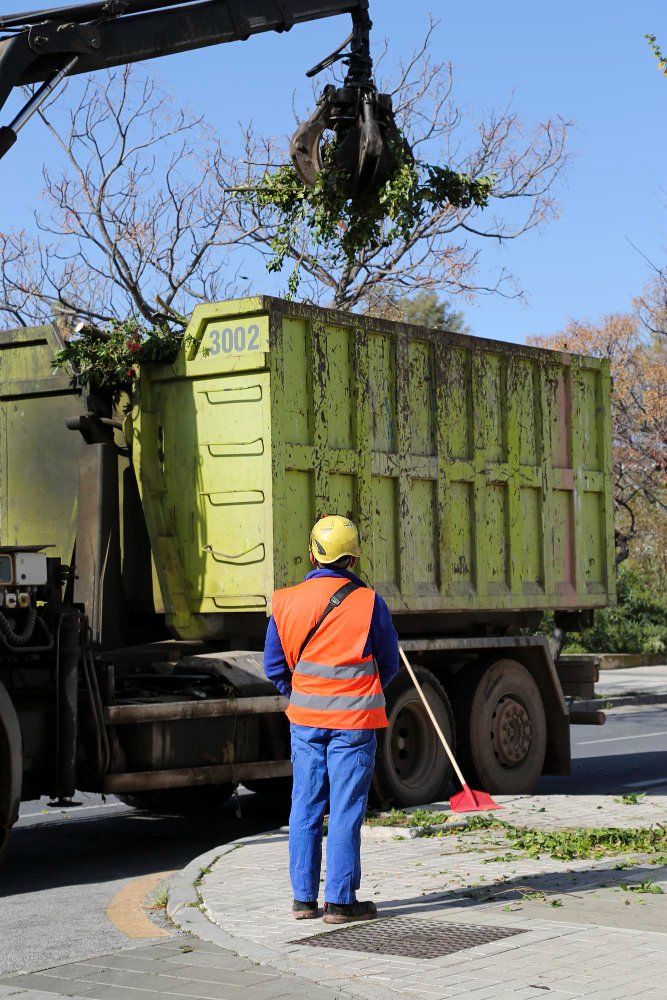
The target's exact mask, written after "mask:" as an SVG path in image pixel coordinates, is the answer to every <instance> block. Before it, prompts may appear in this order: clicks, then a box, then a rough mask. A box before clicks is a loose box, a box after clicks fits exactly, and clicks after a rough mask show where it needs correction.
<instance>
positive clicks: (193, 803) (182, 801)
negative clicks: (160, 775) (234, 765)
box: [117, 784, 234, 816]
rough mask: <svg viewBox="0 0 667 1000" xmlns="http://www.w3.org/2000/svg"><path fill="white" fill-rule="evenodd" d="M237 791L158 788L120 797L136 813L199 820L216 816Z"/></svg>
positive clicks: (201, 787) (214, 787) (205, 787)
mask: <svg viewBox="0 0 667 1000" xmlns="http://www.w3.org/2000/svg"><path fill="white" fill-rule="evenodd" d="M233 791H234V786H233V785H232V784H225V785H194V786H190V787H189V788H156V789H154V790H152V791H149V792H133V793H132V794H131V795H119V796H117V797H118V798H119V799H120V801H121V802H124V803H125V805H127V806H132V807H133V808H134V809H144V810H145V811H146V812H153V813H158V814H160V815H172V816H174V815H176V816H196V815H198V814H200V815H202V814H205V813H210V812H215V811H216V810H217V809H219V808H220V806H221V805H223V804H224V803H225V802H226V801H227V799H228V798H229V796H230V795H231V794H232V792H233Z"/></svg>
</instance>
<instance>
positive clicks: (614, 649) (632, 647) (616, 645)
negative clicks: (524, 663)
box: [538, 565, 667, 654]
mask: <svg viewBox="0 0 667 1000" xmlns="http://www.w3.org/2000/svg"><path fill="white" fill-rule="evenodd" d="M617 602H618V603H617V605H616V607H615V608H601V609H600V610H597V611H596V612H595V615H594V619H593V626H592V628H587V629H584V631H583V632H573V633H571V634H570V635H569V636H568V639H567V642H566V643H565V646H564V649H563V652H564V653H647V654H649V653H664V652H667V591H665V590H662V591H660V590H655V588H652V587H651V586H650V585H649V583H648V581H647V580H646V579H645V578H644V577H643V575H642V574H641V573H640V572H639V571H638V570H637V569H633V568H632V567H630V566H627V565H624V566H622V567H621V568H620V570H619V574H618V582H617ZM553 629H554V620H553V615H545V616H544V618H543V619H542V623H541V625H540V628H539V630H538V632H539V634H540V635H544V636H546V637H547V638H549V637H550V636H551V634H552V633H553Z"/></svg>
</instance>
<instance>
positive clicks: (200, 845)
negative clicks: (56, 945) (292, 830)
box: [0, 794, 289, 898]
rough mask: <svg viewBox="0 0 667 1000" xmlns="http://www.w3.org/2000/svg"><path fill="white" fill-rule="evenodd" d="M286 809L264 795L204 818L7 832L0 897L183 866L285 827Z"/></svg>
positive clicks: (117, 819)
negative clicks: (236, 809)
mask: <svg viewBox="0 0 667 1000" xmlns="http://www.w3.org/2000/svg"><path fill="white" fill-rule="evenodd" d="M288 815H289V806H288V805H287V804H285V803H284V802H280V801H276V800H275V799H273V798H271V797H269V796H263V795H259V794H258V795H248V796H244V797H243V799H242V818H241V819H237V817H236V816H235V814H234V806H233V805H229V804H227V805H225V806H222V807H221V808H220V809H219V810H217V811H215V812H213V813H210V814H208V815H203V816H201V815H199V816H157V815H154V814H152V813H148V812H141V811H139V810H133V811H131V812H127V813H123V814H122V815H120V816H118V815H116V816H111V817H109V818H106V817H105V818H99V817H97V818H85V817H83V816H82V817H81V818H80V819H79V818H77V816H76V811H75V810H73V811H72V818H71V819H68V820H64V821H62V822H58V823H50V824H45V825H41V826H29V827H22V828H21V827H19V828H18V829H15V830H14V831H13V832H12V835H11V838H10V842H9V847H8V850H7V855H6V857H5V860H4V864H3V867H2V871H0V898H2V897H3V896H12V895H20V894H22V893H29V892H36V891H41V890H44V889H53V888H56V887H58V886H66V885H86V884H94V883H100V882H105V881H111V880H115V879H123V878H135V877H137V876H139V875H146V874H149V873H151V872H159V871H168V870H171V869H178V868H182V867H183V866H184V865H186V864H188V863H189V862H190V861H192V859H193V858H195V857H196V856H197V855H198V854H202V853H204V852H205V851H208V850H211V849H213V848H215V847H218V846H219V845H221V844H225V843H229V842H230V841H232V840H236V838H237V837H246V836H250V835H252V834H255V833H263V832H265V831H268V830H273V829H275V828H276V827H278V826H282V825H284V824H285V823H286V822H287V819H288Z"/></svg>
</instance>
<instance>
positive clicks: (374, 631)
mask: <svg viewBox="0 0 667 1000" xmlns="http://www.w3.org/2000/svg"><path fill="white" fill-rule="evenodd" d="M322 576H337V577H342V578H343V579H345V580H352V581H353V582H354V583H356V584H357V585H358V586H359V587H365V586H366V585H365V583H363V582H362V581H361V580H360V579H359V577H357V576H355V575H354V573H351V572H350V570H349V569H335V570H333V569H314V570H312V571H311V572H310V573H308V575H307V576H306V577H305V579H306V580H314V579H317V578H318V577H322ZM363 655H364V656H365V657H366V656H374V657H375V662H376V663H377V668H378V673H379V675H380V683H381V684H382V689H383V690H384V689H385V688H386V686H387V684H388V683H389V681H390V680H391V679H392V677H394V676H395V674H397V673H398V636H397V634H396V629H395V628H394V623H393V622H392V620H391V612H390V611H389V608H388V607H387V604H386V602H385V601H384V600H383V598H382V597H380V595H379V594H376V595H375V604H374V605H373V616H372V618H371V627H370V628H369V630H368V638H367V640H366V645H365V646H364V652H363ZM264 673H265V674H266V676H267V677H268V679H269V680H270V681H271V682H272V683H273V684H274V685H275V686H276V687H277V688H278V690H279V691H280V693H281V694H282V695H284V696H285V697H286V698H289V696H290V695H291V693H292V671H291V670H290V668H289V667H288V665H287V659H286V657H285V651H284V649H283V645H282V642H281V641H280V636H279V635H278V629H277V627H276V623H275V621H274V619H273V615H271V617H270V618H269V626H268V628H267V630H266V642H265V644H264Z"/></svg>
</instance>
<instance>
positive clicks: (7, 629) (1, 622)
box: [0, 607, 37, 646]
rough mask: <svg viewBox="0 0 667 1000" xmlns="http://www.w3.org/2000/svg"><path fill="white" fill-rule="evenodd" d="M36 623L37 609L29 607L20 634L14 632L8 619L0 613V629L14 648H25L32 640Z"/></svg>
mask: <svg viewBox="0 0 667 1000" xmlns="http://www.w3.org/2000/svg"><path fill="white" fill-rule="evenodd" d="M36 621H37V608H36V607H31V608H30V610H29V611H28V617H27V619H26V623H25V625H24V627H23V630H22V631H21V632H16V631H15V629H14V627H13V626H12V623H11V622H10V620H9V618H7V616H6V615H5V614H3V612H2V611H0V629H2V631H3V632H4V634H5V636H6V637H7V638H8V639H9V641H10V642H11V643H13V645H14V646H26V645H27V644H28V643H29V642H30V640H31V639H32V634H33V632H34V631H35V622H36Z"/></svg>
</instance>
